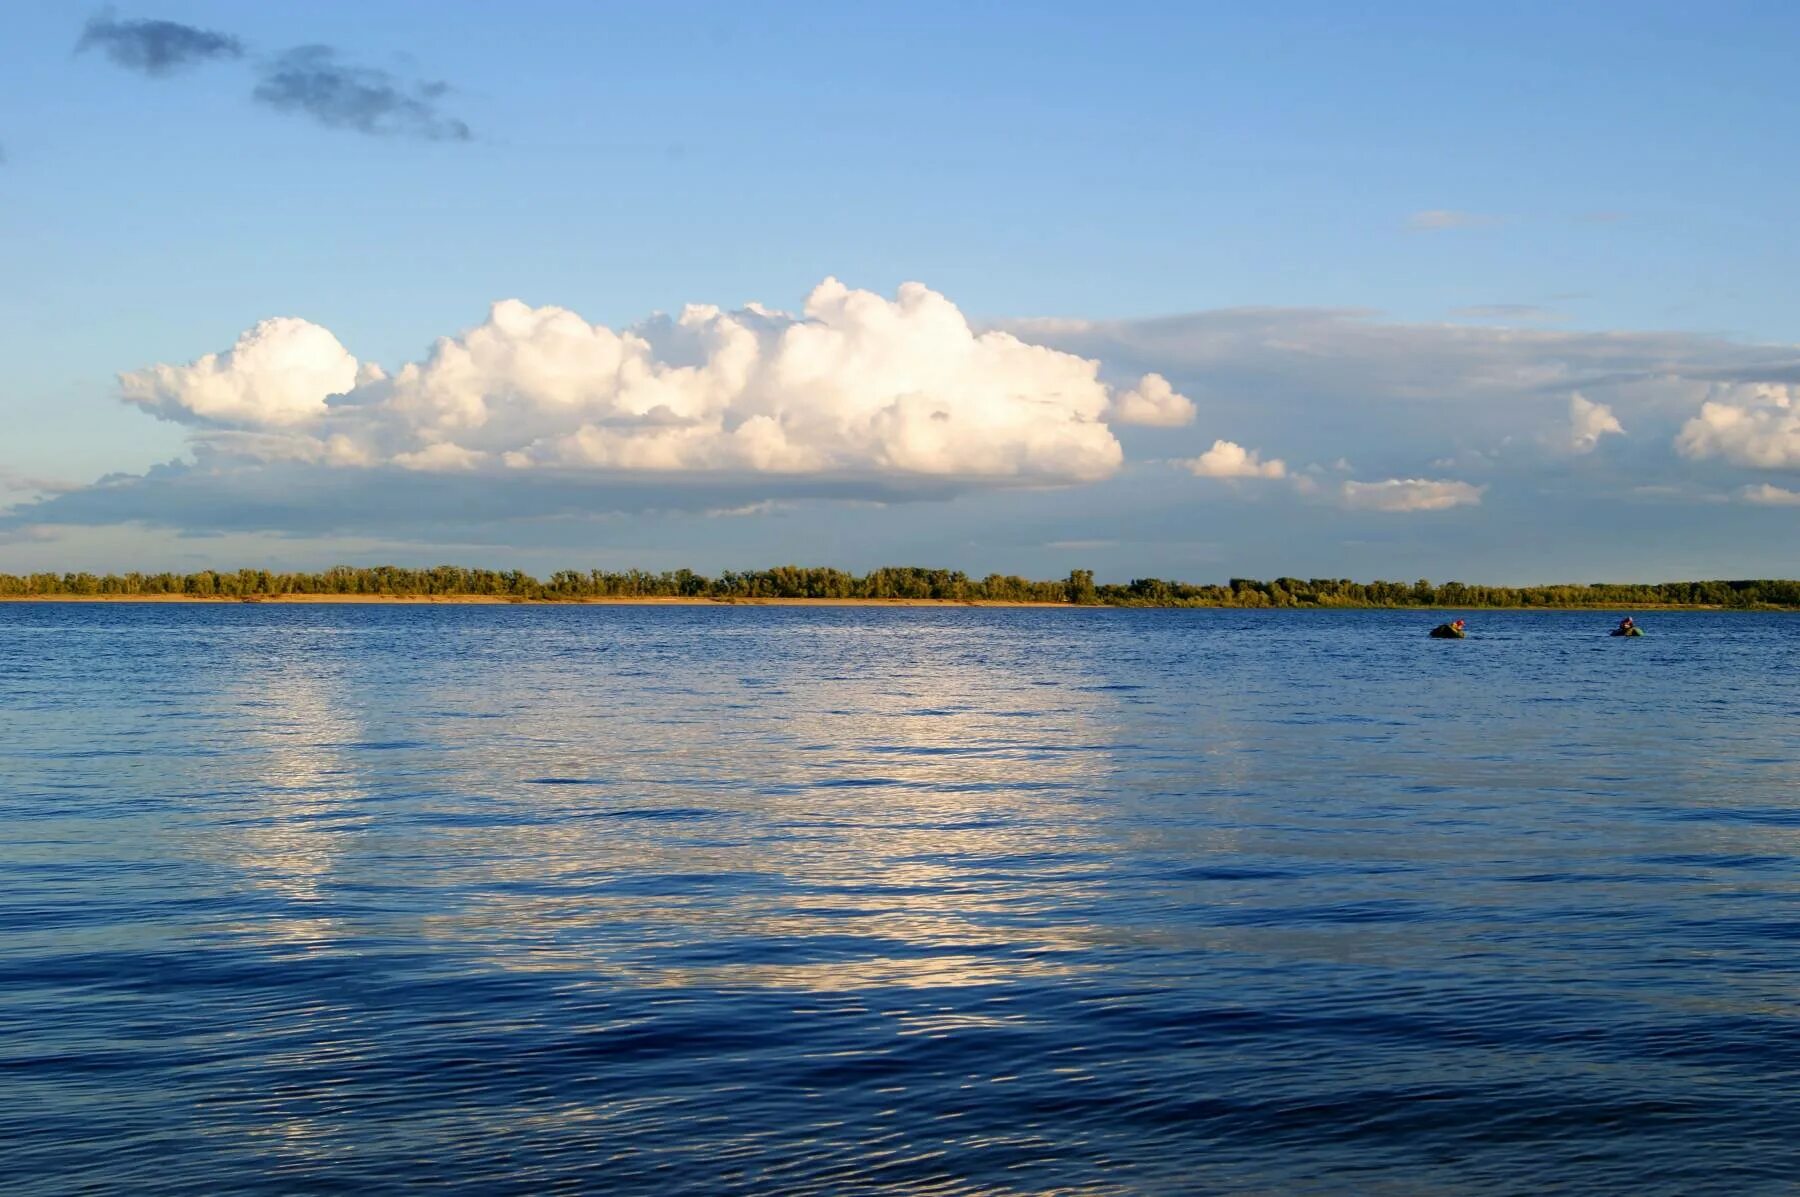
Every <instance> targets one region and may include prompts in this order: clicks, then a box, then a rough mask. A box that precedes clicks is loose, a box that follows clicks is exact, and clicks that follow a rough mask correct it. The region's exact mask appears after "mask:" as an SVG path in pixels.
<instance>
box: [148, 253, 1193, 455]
mask: <svg viewBox="0 0 1800 1197" xmlns="http://www.w3.org/2000/svg"><path fill="white" fill-rule="evenodd" d="M122 382H123V386H124V391H125V395H126V397H127V398H128V399H130V400H132V401H133V402H137V403H141V404H143V405H145V406H146V407H149V408H150V409H151V410H153V411H155V412H156V413H157V414H159V415H162V416H165V417H168V418H172V419H178V420H185V421H188V422H192V423H199V424H202V425H205V426H206V427H207V428H208V429H210V430H213V431H209V432H207V433H204V434H203V439H204V440H208V441H210V443H212V444H213V445H214V446H216V447H218V448H221V449H228V450H229V451H231V452H234V453H237V454H241V455H248V456H251V457H254V458H257V459H262V460H270V459H279V460H288V461H293V460H301V461H310V462H314V463H325V464H335V465H362V466H379V465H397V466H400V467H403V468H406V469H410V470H415V471H434V472H444V471H467V470H482V469H487V470H501V469H511V470H518V469H535V468H549V469H561V470H575V471H603V472H615V473H617V472H625V473H631V472H659V473H665V474H675V473H694V472H702V473H715V472H730V473H753V474H785V475H818V476H862V475H870V474H874V475H881V476H901V477H906V476H912V477H931V478H966V479H974V480H995V481H1019V482H1038V483H1062V482H1083V481H1092V480H1095V479H1099V478H1104V477H1106V476H1108V475H1110V474H1112V473H1113V472H1114V471H1115V470H1117V468H1118V467H1119V465H1120V463H1121V460H1122V456H1123V455H1122V451H1121V449H1120V447H1119V443H1118V441H1117V440H1116V439H1115V438H1114V436H1113V434H1112V432H1111V430H1110V428H1109V427H1108V423H1107V421H1109V420H1114V421H1118V422H1135V423H1156V424H1165V425H1166V424H1173V423H1179V422H1183V421H1185V420H1186V419H1191V418H1192V414H1193V405H1192V404H1191V403H1189V402H1188V400H1187V399H1185V398H1184V397H1182V396H1181V395H1179V394H1176V393H1175V391H1174V388H1173V387H1171V386H1170V385H1169V384H1168V382H1167V380H1165V379H1163V378H1161V377H1158V376H1149V377H1146V378H1144V379H1143V380H1142V381H1140V382H1139V383H1138V384H1137V385H1136V386H1135V387H1132V388H1130V389H1126V390H1121V391H1118V392H1115V391H1114V389H1113V388H1111V387H1109V386H1108V385H1107V384H1106V383H1104V382H1102V381H1101V380H1100V378H1099V363H1098V362H1096V361H1093V360H1090V359H1087V358H1083V357H1080V356H1077V355H1075V354H1072V353H1067V352H1063V351H1060V350H1056V349H1050V348H1045V347H1043V346H1038V345H1031V344H1027V343H1026V342H1024V341H1021V340H1020V339H1018V338H1017V337H1015V336H1013V335H1012V334H1010V333H1007V332H1001V331H989V332H980V333H978V332H976V331H975V330H974V329H972V328H971V327H970V325H969V323H968V321H967V320H966V319H965V318H964V316H963V314H962V313H961V312H960V311H959V310H957V308H956V306H955V305H954V304H952V303H951V302H950V301H949V300H948V299H946V298H944V297H943V296H942V295H939V294H938V293H936V292H934V291H932V290H930V289H929V288H927V287H924V286H922V285H920V284H917V283H908V284H906V285H904V286H902V287H901V288H900V290H899V292H898V294H897V295H896V296H895V298H893V299H891V300H890V299H886V298H884V297H882V296H880V295H876V294H874V293H872V292H868V291H857V290H851V289H850V288H848V287H846V286H844V285H843V284H842V283H839V282H838V281H837V280H835V279H827V280H826V281H825V282H823V283H821V284H820V285H819V286H818V287H817V288H816V289H814V291H813V293H812V294H811V295H810V296H809V297H808V299H807V302H806V306H805V309H804V312H803V314H802V315H801V316H799V317H789V316H785V315H783V314H781V313H775V312H770V311H768V310H767V309H764V308H761V307H756V306H752V307H749V308H746V309H744V310H742V311H738V312H723V311H721V310H720V309H718V308H715V307H706V306H690V307H688V308H687V309H686V310H684V311H683V312H682V313H681V315H680V316H679V317H678V318H676V319H673V320H670V319H667V318H659V319H655V320H651V321H649V322H646V323H645V324H643V325H640V326H638V327H636V328H633V329H628V330H625V331H620V332H615V331H614V330H612V329H609V328H607V327H605V326H603V325H595V324H589V323H588V322H587V321H586V320H584V319H583V318H582V317H580V316H579V315H577V314H576V313H574V312H571V311H568V310H567V309H563V308H555V307H545V308H533V307H530V306H528V305H526V304H524V303H521V302H519V301H517V300H507V301H504V302H501V303H497V304H495V305H494V306H493V308H492V310H491V311H490V313H489V315H488V318H487V320H486V321H485V322H483V323H482V324H480V325H478V326H476V327H475V328H472V329H469V330H467V331H465V332H463V333H461V334H459V335H457V336H454V337H446V338H443V339H441V340H440V341H438V343H437V344H436V345H435V346H434V347H433V348H432V350H431V352H430V353H429V354H428V355H427V356H426V358H425V359H424V360H423V361H421V362H416V363H411V364H408V365H406V366H404V367H402V368H401V369H399V370H398V371H396V372H395V373H393V374H392V375H391V376H390V375H387V374H385V373H383V372H382V371H381V370H379V369H378V368H375V367H373V366H360V367H359V364H358V363H357V362H356V360H355V359H354V358H352V357H351V356H350V355H349V353H348V352H347V351H345V350H344V348H343V346H341V345H340V344H339V343H338V341H337V339H336V338H335V337H333V336H332V335H331V334H330V333H329V332H327V331H326V330H325V329H322V328H320V327H318V326H317V325H313V324H309V323H307V322H305V321H302V320H293V319H283V320H271V321H265V322H264V323H263V324H260V325H258V326H257V327H256V328H255V329H253V330H251V331H250V332H248V333H246V334H244V336H243V337H242V338H240V340H239V341H238V343H237V345H236V346H235V347H234V348H233V349H232V350H230V351H229V352H227V353H224V354H209V355H207V356H206V357H203V358H201V359H200V360H198V361H196V362H194V363H193V364H191V365H188V366H155V367H152V368H150V369H148V370H144V371H138V372H135V373H131V374H127V375H125V376H123V379H122ZM218 430H224V431H223V435H222V434H221V432H220V431H218ZM246 433H255V434H258V435H257V436H256V437H248V436H245V435H244V434H246Z"/></svg>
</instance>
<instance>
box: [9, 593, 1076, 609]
mask: <svg viewBox="0 0 1800 1197" xmlns="http://www.w3.org/2000/svg"><path fill="white" fill-rule="evenodd" d="M0 603H215V604H216V603H250V604H263V603H271V604H290V603H350V604H355V605H365V604H371V603H378V604H403V605H420V604H433V603H436V604H442V605H445V606H469V605H475V606H492V605H505V606H515V607H517V606H536V607H583V606H587V607H605V606H652V607H1067V606H1069V604H1068V603H1025V602H1005V601H1000V600H993V599H856V598H846V599H835V598H741V599H740V598H704V597H702V598H670V597H663V596H646V597H637V598H634V597H630V596H622V597H614V598H572V599H561V598H551V599H539V598H512V597H509V596H506V595H489V594H457V595H436V594H421V595H407V594H259V595H253V596H251V597H249V598H240V597H238V596H236V595H198V594H44V595H31V594H10V595H0Z"/></svg>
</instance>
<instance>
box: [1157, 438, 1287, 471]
mask: <svg viewBox="0 0 1800 1197" xmlns="http://www.w3.org/2000/svg"><path fill="white" fill-rule="evenodd" d="M1181 464H1183V465H1185V466H1186V467H1187V468H1188V469H1189V470H1190V471H1191V472H1192V473H1193V474H1194V475H1195V476H1196V477H1200V478H1285V477H1286V476H1287V463H1286V462H1283V461H1281V460H1279V459H1270V460H1269V461H1264V460H1263V459H1262V454H1260V453H1258V452H1257V451H1256V450H1255V449H1246V448H1244V446H1242V445H1240V444H1237V443H1235V442H1233V441H1225V440H1218V441H1214V442H1213V443H1212V448H1210V449H1208V450H1207V451H1206V452H1204V453H1202V454H1201V455H1200V456H1198V457H1195V458H1191V459H1189V460H1188V461H1184V462H1182V463H1181Z"/></svg>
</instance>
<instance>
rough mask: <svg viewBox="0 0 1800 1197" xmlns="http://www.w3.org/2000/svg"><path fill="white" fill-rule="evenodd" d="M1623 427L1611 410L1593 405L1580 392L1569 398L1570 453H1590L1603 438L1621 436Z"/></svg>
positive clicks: (1568, 442) (1599, 405)
mask: <svg viewBox="0 0 1800 1197" xmlns="http://www.w3.org/2000/svg"><path fill="white" fill-rule="evenodd" d="M1623 435H1625V426H1624V425H1623V424H1620V423H1619V418H1618V417H1617V416H1615V415H1613V410H1612V408H1610V407H1608V406H1607V405H1606V404H1604V403H1595V402H1594V401H1593V400H1591V399H1589V398H1587V397H1586V396H1585V395H1583V394H1582V393H1581V392H1580V391H1576V392H1574V393H1572V394H1571V395H1570V396H1569V428H1568V441H1567V444H1568V447H1569V451H1570V452H1571V453H1592V452H1593V451H1594V450H1595V449H1596V448H1598V447H1599V445H1600V438H1601V437H1603V436H1623Z"/></svg>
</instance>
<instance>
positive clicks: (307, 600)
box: [0, 594, 1782, 614]
mask: <svg viewBox="0 0 1800 1197" xmlns="http://www.w3.org/2000/svg"><path fill="white" fill-rule="evenodd" d="M0 603H210V604H220V603H246V604H252V605H256V604H275V605H292V604H303V605H318V604H327V603H340V604H349V605H352V606H368V605H400V606H422V605H432V604H436V605H442V606H514V607H1032V608H1041V609H1048V610H1067V611H1078V610H1087V611H1095V610H1120V611H1175V610H1191V611H1265V612H1269V613H1279V612H1285V613H1288V614H1295V613H1301V612H1308V611H1429V612H1447V611H1494V612H1502V613H1504V612H1508V611H1519V612H1532V611H1567V612H1577V611H1582V612H1609V611H1723V610H1726V609H1727V608H1724V607H1719V606H1694V605H1674V604H1670V605H1662V606H1658V605H1654V604H1635V605H1634V604H1630V603H1620V604H1615V605H1608V606H1587V607H1444V606H1437V607H1356V606H1342V607H1224V606H1220V607H1175V606H1168V607H1157V606H1139V607H1132V606H1116V607H1115V606H1113V605H1112V604H1107V603H1097V604H1090V605H1087V606H1079V605H1076V604H1072V603H1031V602H1007V601H1004V600H995V599H862V598H704V597H702V598H669V597H662V596H645V597H637V598H633V597H628V596H622V597H615V598H572V599H561V598H552V599H540V598H511V597H508V596H505V595H487V594H460V595H401V594H263V595H254V596H252V597H250V598H240V597H237V596H234V595H197V594H45V595H30V594H9V595H0ZM1734 609H1735V608H1734ZM1746 609H1747V610H1750V609H1753V610H1770V611H1774V610H1782V608H1773V607H1770V608H1746Z"/></svg>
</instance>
